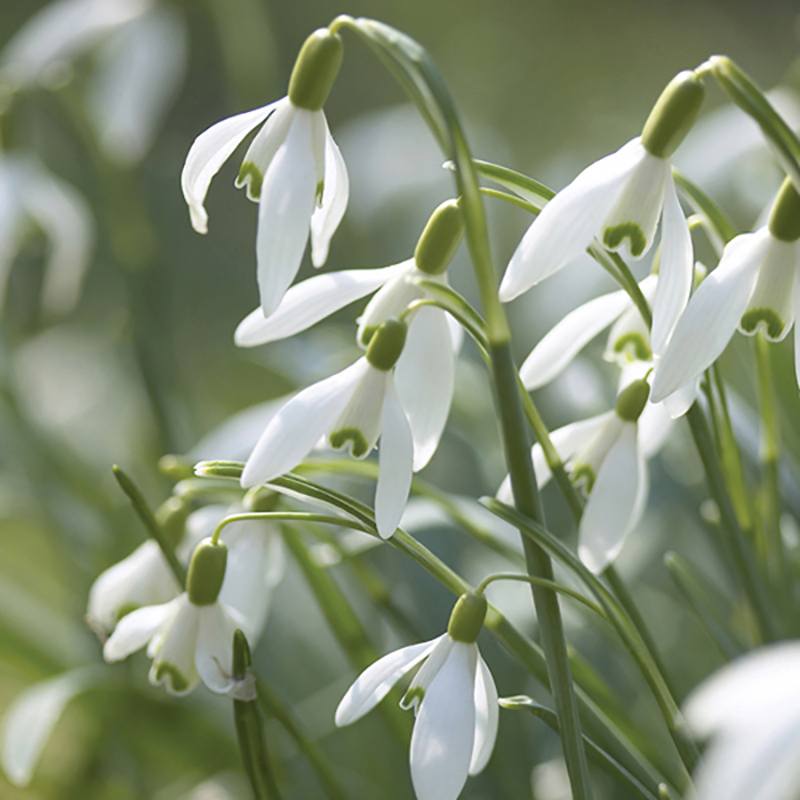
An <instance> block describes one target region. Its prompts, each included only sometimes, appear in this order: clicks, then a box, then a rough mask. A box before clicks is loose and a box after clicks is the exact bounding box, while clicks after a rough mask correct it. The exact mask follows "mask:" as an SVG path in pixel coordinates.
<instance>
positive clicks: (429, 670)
mask: <svg viewBox="0 0 800 800" xmlns="http://www.w3.org/2000/svg"><path fill="white" fill-rule="evenodd" d="M453 643H454V641H453V639H451V638H450V635H449V634H447V633H446V634H444V635H443V636H440V637H439V638H438V639H437V640H436V644H435V645H434V646H433V649H432V650H431V651H430V653H429V654H428V657H427V658H426V659H425V662H424V663H423V665H422V666H421V667H420V668H419V669H418V670H417V673H416V675H414V677H413V678H412V680H411V683H410V684H409V686H408V689H406V692H405V694H404V695H403V696H402V697H401V698H400V708H402V709H403V710H404V711H408V710H409V709H414V715H415V716H416V714H417V712H418V711H419V704H420V703H421V702H422V700H423V698H424V697H425V692H426V691H427V690H428V687H429V686H430V685H431V683H432V682H433V679H434V678H435V677H436V676H437V675H438V674H439V670H440V669H441V668H442V666H443V665H444V662H445V661H447V658H448V656H449V655H450V651H451V650H452V649H453Z"/></svg>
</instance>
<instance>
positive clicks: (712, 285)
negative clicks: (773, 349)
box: [653, 178, 800, 400]
mask: <svg viewBox="0 0 800 800" xmlns="http://www.w3.org/2000/svg"><path fill="white" fill-rule="evenodd" d="M798 266H800V195H798V193H797V190H796V189H795V188H794V186H793V184H792V182H791V180H789V179H788V178H787V179H786V180H785V181H784V183H783V186H782V187H781V189H780V191H779V192H778V196H777V198H776V199H775V202H774V204H773V206H772V211H771V213H770V217H769V221H768V223H767V225H766V226H765V227H763V228H760V229H759V230H757V231H756V232H755V233H745V234H742V235H740V236H737V237H736V238H734V239H732V240H731V241H730V242H729V243H728V244H727V245H726V247H725V250H724V251H723V253H722V258H721V259H720V262H719V265H718V266H717V268H716V269H715V270H714V271H713V272H712V273H711V274H710V275H709V276H708V277H707V278H706V279H705V280H704V281H703V282H702V283H701V284H700V286H699V288H698V289H697V291H696V292H695V293H694V295H693V296H692V299H691V300H690V301H689V305H688V306H687V307H686V310H685V311H684V313H683V315H682V316H681V318H680V320H679V321H678V324H677V326H676V327H675V332H674V334H673V336H672V338H671V340H670V342H669V345H668V347H667V349H666V351H665V352H664V354H663V357H662V358H661V362H660V364H659V366H658V369H657V370H656V375H655V379H654V381H653V399H654V400H660V399H663V398H665V397H667V396H668V395H670V394H672V393H673V392H675V391H677V390H679V389H681V388H682V387H684V386H685V385H686V384H687V383H689V382H691V381H694V380H696V379H697V378H698V376H700V374H701V373H702V372H703V371H704V370H705V369H706V368H708V367H709V366H710V365H711V364H712V363H713V362H714V361H715V360H716V359H717V358H718V357H719V356H720V355H721V354H722V351H723V350H724V349H725V347H726V346H727V344H728V342H729V341H730V339H731V337H732V336H733V334H734V332H735V331H736V329H737V327H738V329H739V331H741V332H742V333H744V334H745V335H747V336H753V335H754V334H756V333H761V334H763V335H764V336H765V337H766V338H767V339H768V340H769V341H772V342H779V341H781V340H782V339H783V338H784V337H785V336H786V334H787V333H788V332H789V329H790V328H791V327H792V324H793V323H794V322H795V318H796V316H797V314H798V311H799V310H800V281H798V280H797V279H796V273H797V270H798ZM795 371H796V373H797V378H798V383H799V384H800V331H799V330H798V327H797V326H796V325H795Z"/></svg>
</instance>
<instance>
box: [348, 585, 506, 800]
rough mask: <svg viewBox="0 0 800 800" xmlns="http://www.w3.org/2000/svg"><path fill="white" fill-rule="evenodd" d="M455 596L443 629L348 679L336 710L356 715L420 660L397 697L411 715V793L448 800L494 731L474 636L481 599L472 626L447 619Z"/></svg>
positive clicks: (480, 761)
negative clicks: (467, 626) (464, 625)
mask: <svg viewBox="0 0 800 800" xmlns="http://www.w3.org/2000/svg"><path fill="white" fill-rule="evenodd" d="M464 597H469V596H464ZM472 597H475V596H474V595H473V596H472ZM463 599H464V598H463V597H462V599H461V600H460V601H459V604H457V605H456V608H455V609H454V612H453V617H451V622H450V625H449V626H448V632H447V633H445V634H443V635H442V636H439V637H438V638H436V639H432V640H430V641H427V642H422V643H421V644H414V645H409V646H408V647H403V648H401V649H400V650H395V651H394V652H392V653H389V654H388V655H385V656H383V658H380V659H378V661H376V662H375V663H374V664H372V665H371V666H369V667H367V669H366V670H364V672H362V673H361V674H360V675H359V676H358V678H356V680H355V682H354V683H353V685H352V686H351V687H350V688H349V689H348V690H347V693H346V694H345V696H344V697H343V698H342V700H341V702H340V703H339V706H338V708H337V709H336V717H335V720H336V725H337V726H339V727H341V726H344V725H349V724H351V723H353V722H355V721H356V720H358V719H361V717H363V716H364V715H365V714H367V713H368V712H369V711H371V710H372V709H373V708H374V707H375V706H376V705H377V704H378V703H380V701H381V700H383V698H384V697H386V695H387V694H388V693H389V691H391V689H392V688H393V687H394V685H395V684H396V683H397V682H398V681H399V680H400V679H401V678H402V677H403V676H404V675H406V674H407V673H408V672H410V671H411V670H412V669H413V668H414V667H417V666H420V665H421V666H420V668H419V671H418V672H417V674H416V675H415V676H414V678H413V680H412V681H411V684H410V686H409V688H408V690H407V691H406V693H405V695H404V697H403V700H402V701H401V706H402V707H403V708H405V709H410V708H413V709H414V714H415V717H416V719H415V722H414V732H413V734H412V736H411V749H410V755H409V762H410V766H411V779H412V782H413V785H414V793H415V794H416V796H417V798H418V800H455V799H456V798H457V797H458V795H459V794H460V793H461V790H462V789H463V787H464V784H465V783H466V780H467V777H468V776H470V775H477V774H478V773H479V772H481V771H482V770H483V768H484V767H485V766H486V764H487V763H488V761H489V758H490V757H491V755H492V750H493V749H494V744H495V740H496V738H497V724H498V705H497V688H496V687H495V683H494V678H493V677H492V673H491V672H490V671H489V667H488V666H487V665H486V662H485V661H484V660H483V658H482V657H481V654H480V652H479V650H478V645H477V644H476V643H475V639H476V638H477V635H478V632H479V630H480V625H481V624H482V622H483V617H484V615H485V608H486V601H485V600H483V599H482V598H481V600H482V603H483V611H482V613H481V612H480V610H479V612H478V615H477V616H476V619H477V629H475V630H474V633H473V630H472V629H470V630H464V629H462V630H459V629H458V628H457V627H454V625H453V618H454V617H455V616H456V614H457V613H458V609H459V605H460V604H461V602H462V600H463ZM470 622H471V623H472V624H474V621H472V620H471V621H470ZM471 627H472V625H470V628H471Z"/></svg>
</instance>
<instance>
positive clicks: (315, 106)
mask: <svg viewBox="0 0 800 800" xmlns="http://www.w3.org/2000/svg"><path fill="white" fill-rule="evenodd" d="M341 65H342V40H341V38H340V37H339V36H338V34H335V33H331V32H330V31H329V30H328V29H327V28H318V29H317V30H315V31H314V33H312V34H311V36H309V37H308V39H306V40H305V42H304V43H303V47H302V48H301V49H300V53H299V54H298V56H297V60H296V61H295V62H294V69H293V70H292V77H291V78H290V79H289V100H291V101H292V104H293V105H295V106H297V107H298V108H304V109H306V110H308V111H319V110H320V109H321V108H322V106H323V105H325V101H326V100H327V99H328V95H329V94H330V91H331V88H332V87H333V82H334V81H335V80H336V76H337V75H338V74H339V67H341Z"/></svg>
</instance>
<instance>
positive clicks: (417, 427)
mask: <svg viewBox="0 0 800 800" xmlns="http://www.w3.org/2000/svg"><path fill="white" fill-rule="evenodd" d="M463 229H464V223H463V217H462V214H461V209H460V208H459V205H458V201H457V200H448V201H446V202H444V203H442V204H441V205H440V206H438V207H437V208H436V210H435V211H434V212H433V214H432V215H431V217H430V219H429V220H428V222H427V224H426V226H425V229H424V230H423V232H422V234H421V236H420V238H419V241H418V243H417V246H416V249H415V251H414V257H413V258H410V259H408V260H407V261H403V262H402V263H400V264H396V265H394V266H390V267H382V268H379V269H354V270H346V271H343V272H331V273H328V274H325V275H317V276H315V277H313V278H309V279H308V280H306V281H303V282H301V283H298V284H297V285H295V286H293V287H292V288H291V289H289V291H288V292H287V293H286V295H285V296H284V298H283V301H282V302H281V303H280V305H279V306H278V308H277V309H276V310H275V311H274V312H273V313H272V314H270V315H269V316H268V317H265V316H264V314H263V313H262V311H261V309H260V308H256V309H255V310H254V311H253V312H251V313H250V314H248V316H247V317H245V318H244V319H243V320H242V322H241V323H240V324H239V327H238V328H237V329H236V337H235V338H236V344H238V345H239V346H240V347H254V346H256V345H260V344H265V343H267V342H273V341H276V340H278V339H284V338H287V337H289V336H293V335H294V334H296V333H299V332H300V331H303V330H306V329H307V328H309V327H311V326H312V325H314V324H316V323H317V322H319V321H320V320H322V319H324V318H325V317H327V316H329V315H331V314H333V313H334V312H336V311H338V310H339V309H341V308H344V307H345V306H346V305H349V304H350V303H352V302H354V301H355V300H358V299H360V298H362V297H365V296H366V295H368V294H372V293H373V292H376V293H375V295H374V296H373V298H372V299H371V300H370V302H369V303H368V304H367V307H366V309H365V310H364V313H363V314H362V315H361V317H360V318H359V327H358V341H359V343H360V344H361V346H362V347H366V346H367V345H368V344H369V341H370V338H371V336H372V334H373V333H374V332H375V330H376V329H377V327H378V326H379V325H380V324H381V323H383V322H386V321H387V320H389V319H393V318H396V317H399V316H400V315H401V314H402V313H403V312H404V311H405V309H406V308H407V307H408V305H409V304H410V303H412V302H413V301H415V300H418V299H421V298H423V297H426V296H428V293H427V292H426V290H425V289H424V288H423V287H421V286H420V285H419V283H418V281H419V280H422V279H425V280H433V281H441V282H442V283H446V280H447V279H446V270H447V268H448V266H449V265H450V262H451V261H452V258H453V255H454V254H455V251H456V249H457V248H458V245H459V243H460V241H461V238H462V234H463ZM376 290H377V291H376ZM460 344H461V328H460V327H459V326H458V324H457V323H455V321H454V320H453V319H452V317H450V316H449V315H448V314H447V313H446V312H445V311H443V310H442V309H440V308H434V307H425V308H421V309H418V310H417V311H416V312H414V314H413V317H412V318H411V321H410V325H409V330H408V337H407V339H406V343H405V346H404V348H403V353H402V355H401V356H400V359H399V361H398V362H397V366H396V369H395V374H396V375H397V381H396V386H397V392H398V395H399V397H400V401H401V404H402V406H403V409H404V410H405V412H406V415H407V416H408V420H409V424H410V425H411V433H412V436H413V439H414V471H415V472H418V471H419V470H421V469H422V468H423V467H425V466H426V464H427V463H428V462H429V461H430V459H431V457H432V456H433V454H434V453H435V452H436V448H437V447H438V444H439V440H440V439H441V436H442V432H443V430H444V426H445V423H446V422H447V417H448V415H449V413H450V404H451V402H452V399H453V388H454V383H455V360H456V358H455V357H456V354H457V353H458V350H459V348H460Z"/></svg>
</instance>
